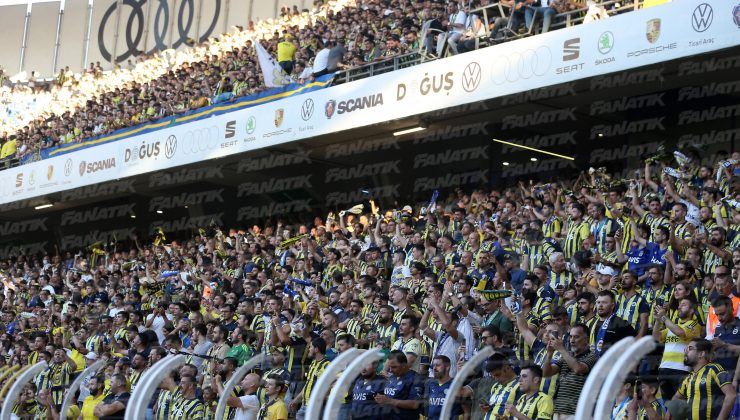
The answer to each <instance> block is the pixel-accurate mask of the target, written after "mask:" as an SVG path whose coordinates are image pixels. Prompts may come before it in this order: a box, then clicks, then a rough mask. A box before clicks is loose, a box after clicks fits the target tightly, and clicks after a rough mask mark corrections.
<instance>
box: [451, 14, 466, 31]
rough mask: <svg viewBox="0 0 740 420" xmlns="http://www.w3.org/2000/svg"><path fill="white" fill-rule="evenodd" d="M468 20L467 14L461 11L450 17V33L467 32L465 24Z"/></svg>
mask: <svg viewBox="0 0 740 420" xmlns="http://www.w3.org/2000/svg"><path fill="white" fill-rule="evenodd" d="M467 20H468V17H467V15H465V12H463V11H459V12H457V13H453V14H451V15H450V18H449V19H448V22H450V26H449V29H450V33H453V34H454V33H463V32H464V31H465V22H466V21H467ZM456 25H461V26H460V27H457V26H456Z"/></svg>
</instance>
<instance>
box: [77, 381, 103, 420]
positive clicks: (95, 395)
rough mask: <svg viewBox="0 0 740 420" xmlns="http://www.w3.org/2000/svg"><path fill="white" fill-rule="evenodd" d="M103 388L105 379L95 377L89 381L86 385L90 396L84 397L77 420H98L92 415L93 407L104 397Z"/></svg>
mask: <svg viewBox="0 0 740 420" xmlns="http://www.w3.org/2000/svg"><path fill="white" fill-rule="evenodd" d="M104 387H105V379H103V375H97V376H94V377H92V378H91V379H90V382H88V384H87V389H89V390H90V395H88V396H87V397H85V399H84V400H83V401H82V410H81V413H80V417H79V418H78V420H98V418H97V417H96V416H95V415H94V414H93V410H95V406H96V405H98V404H100V403H101V402H102V401H103V398H104V397H105V394H104V393H103V388H104Z"/></svg>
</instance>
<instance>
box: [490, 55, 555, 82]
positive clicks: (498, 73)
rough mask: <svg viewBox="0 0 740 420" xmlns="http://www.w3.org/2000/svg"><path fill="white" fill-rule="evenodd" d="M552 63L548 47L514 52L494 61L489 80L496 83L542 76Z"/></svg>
mask: <svg viewBox="0 0 740 420" xmlns="http://www.w3.org/2000/svg"><path fill="white" fill-rule="evenodd" d="M551 65H552V51H550V48H549V47H546V46H541V47H539V48H537V49H529V50H524V51H522V52H514V53H512V54H509V55H508V56H504V57H500V58H499V59H498V60H496V61H495V62H494V65H493V72H492V73H491V80H492V81H493V83H495V84H497V85H502V84H504V83H513V82H516V81H518V80H520V79H524V80H526V79H530V78H532V77H535V76H536V77H542V76H544V75H545V74H547V72H548V71H549V70H550V66H551Z"/></svg>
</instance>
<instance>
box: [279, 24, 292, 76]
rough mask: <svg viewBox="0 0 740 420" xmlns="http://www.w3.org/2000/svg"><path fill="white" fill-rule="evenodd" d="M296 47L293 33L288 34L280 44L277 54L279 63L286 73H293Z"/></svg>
mask: <svg viewBox="0 0 740 420" xmlns="http://www.w3.org/2000/svg"><path fill="white" fill-rule="evenodd" d="M295 51H296V47H295V44H293V35H291V34H286V35H285V38H284V39H283V41H281V42H280V43H279V44H278V47H277V56H278V64H280V67H281V68H282V69H283V71H285V74H288V75H289V74H291V73H293V57H294V56H295Z"/></svg>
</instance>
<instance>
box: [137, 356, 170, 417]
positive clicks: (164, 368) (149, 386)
mask: <svg viewBox="0 0 740 420" xmlns="http://www.w3.org/2000/svg"><path fill="white" fill-rule="evenodd" d="M184 363H185V356H184V355H182V354H178V355H169V356H167V357H165V358H164V359H162V360H160V361H159V362H157V364H155V365H154V366H153V367H152V368H151V369H149V370H148V371H147V372H146V373H145V374H144V376H143V377H142V378H141V383H139V384H138V385H137V386H136V389H135V390H134V393H133V394H132V395H131V398H130V399H129V403H128V405H127V406H126V416H125V417H124V419H125V420H141V419H144V418H146V409H147V405H148V404H149V400H150V399H151V398H152V395H154V391H156V390H157V387H158V386H159V384H160V383H161V382H162V378H164V375H167V374H169V372H170V371H172V370H173V369H177V368H178V367H180V366H181V365H183V364H184Z"/></svg>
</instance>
